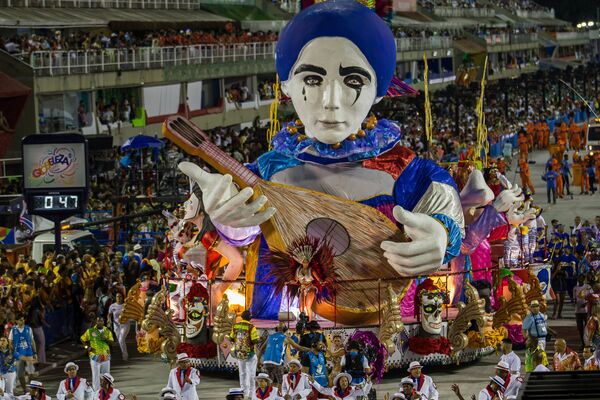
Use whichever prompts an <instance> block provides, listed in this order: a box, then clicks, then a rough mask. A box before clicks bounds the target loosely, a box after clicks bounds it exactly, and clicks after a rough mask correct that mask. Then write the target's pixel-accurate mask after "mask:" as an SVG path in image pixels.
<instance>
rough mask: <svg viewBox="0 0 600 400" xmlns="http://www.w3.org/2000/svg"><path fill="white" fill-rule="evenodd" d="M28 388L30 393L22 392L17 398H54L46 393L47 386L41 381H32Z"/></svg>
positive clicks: (49, 399) (23, 399)
mask: <svg viewBox="0 0 600 400" xmlns="http://www.w3.org/2000/svg"><path fill="white" fill-rule="evenodd" d="M27 388H28V389H29V393H28V394H22V395H21V396H17V397H15V398H16V399H18V400H52V397H50V396H48V395H47V394H46V388H45V387H44V384H43V383H42V382H40V381H30V382H29V383H28V384H27Z"/></svg>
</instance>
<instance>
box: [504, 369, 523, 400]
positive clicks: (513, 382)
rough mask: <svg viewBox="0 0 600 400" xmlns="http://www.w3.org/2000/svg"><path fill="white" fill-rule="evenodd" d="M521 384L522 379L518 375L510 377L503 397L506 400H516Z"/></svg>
mask: <svg viewBox="0 0 600 400" xmlns="http://www.w3.org/2000/svg"><path fill="white" fill-rule="evenodd" d="M522 383H523V378H521V377H520V376H518V375H511V377H510V381H509V382H508V387H507V388H506V390H505V391H504V397H506V398H507V399H508V400H513V399H516V398H517V396H518V395H519V390H520V389H521V384H522Z"/></svg>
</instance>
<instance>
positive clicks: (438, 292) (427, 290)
mask: <svg viewBox="0 0 600 400" xmlns="http://www.w3.org/2000/svg"><path fill="white" fill-rule="evenodd" d="M423 294H430V295H433V296H439V297H441V298H442V300H443V302H444V304H447V303H448V301H449V299H448V292H447V291H445V290H443V289H442V288H440V287H439V286H437V285H436V284H435V283H433V280H431V278H427V279H425V280H424V281H423V282H421V283H420V284H419V285H418V286H417V290H416V293H415V310H414V315H415V317H416V318H417V320H419V319H420V317H421V313H420V310H421V296H422V295H423Z"/></svg>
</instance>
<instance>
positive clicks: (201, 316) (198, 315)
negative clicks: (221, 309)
mask: <svg viewBox="0 0 600 400" xmlns="http://www.w3.org/2000/svg"><path fill="white" fill-rule="evenodd" d="M194 300H195V301H194V302H192V303H190V304H189V306H188V310H187V324H186V327H185V334H186V337H187V338H189V339H193V338H195V337H196V336H198V335H199V334H200V332H201V331H202V328H204V322H205V321H206V316H207V315H208V309H207V307H206V300H204V299H202V298H198V297H196V298H195V299H194Z"/></svg>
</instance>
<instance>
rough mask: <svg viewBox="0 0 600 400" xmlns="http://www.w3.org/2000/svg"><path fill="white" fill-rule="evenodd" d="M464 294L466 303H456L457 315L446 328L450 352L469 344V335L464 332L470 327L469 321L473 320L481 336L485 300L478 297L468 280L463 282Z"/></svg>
mask: <svg viewBox="0 0 600 400" xmlns="http://www.w3.org/2000/svg"><path fill="white" fill-rule="evenodd" d="M465 296H466V297H467V300H468V301H467V304H465V303H463V302H462V301H461V302H459V303H458V315H457V316H456V319H454V321H452V323H451V324H450V328H449V329H448V339H450V343H451V346H452V354H456V353H458V352H459V351H461V350H463V349H465V348H466V347H467V345H468V344H469V337H468V336H467V334H466V332H467V329H469V328H470V327H471V321H473V320H475V323H476V324H477V327H478V328H479V334H480V335H481V336H482V337H483V329H484V327H485V300H484V299H480V298H479V293H477V290H476V289H475V288H474V287H473V286H472V285H471V284H470V283H469V282H465Z"/></svg>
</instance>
